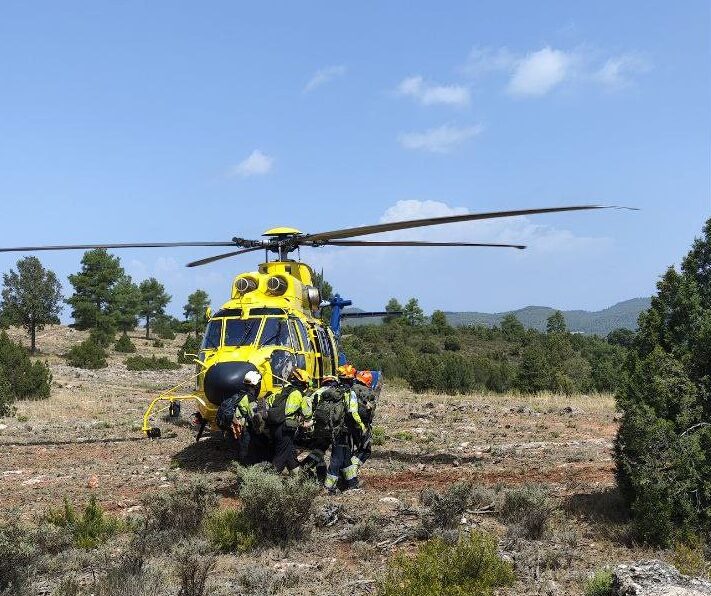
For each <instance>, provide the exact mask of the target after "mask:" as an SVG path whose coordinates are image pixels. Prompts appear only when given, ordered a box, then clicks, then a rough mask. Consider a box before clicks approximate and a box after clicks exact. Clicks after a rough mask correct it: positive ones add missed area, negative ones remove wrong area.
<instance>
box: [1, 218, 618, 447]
mask: <svg viewBox="0 0 711 596" xmlns="http://www.w3.org/2000/svg"><path fill="white" fill-rule="evenodd" d="M610 208H617V209H620V208H622V209H627V208H626V207H616V206H604V205H575V206H562V207H546V208H538V209H518V210H510V211H494V212H484V213H468V214H463V215H452V216H445V217H433V218H425V219H415V220H408V221H397V222H390V223H382V224H375V225H370V226H361V227H352V228H344V229H339V230H333V231H329V232H320V233H316V234H305V233H302V232H301V231H299V230H297V229H295V228H290V227H277V228H272V229H270V230H267V231H266V232H265V233H264V234H263V236H264V238H265V239H264V240H247V239H244V238H233V239H232V241H229V242H160V243H119V244H97V245H88V244H83V245H54V246H29V247H15V248H0V252H32V251H44V250H89V249H94V248H106V249H121V248H170V247H186V246H190V247H202V246H211V247H218V246H224V247H236V248H237V249H238V250H233V251H230V252H227V253H223V254H220V255H216V256H211V257H207V258H204V259H199V260H197V261H193V262H191V263H188V264H187V266H188V267H195V266H200V265H206V264H208V263H212V262H215V261H218V260H220V259H225V258H228V257H233V256H237V255H241V254H245V253H250V252H255V251H259V250H264V251H265V253H266V259H265V261H264V262H263V263H261V264H260V265H259V267H258V269H257V270H256V271H251V272H247V273H241V274H239V275H237V276H236V277H235V278H234V281H233V283H232V287H231V291H230V299H229V300H228V301H227V302H225V303H224V304H223V305H222V307H221V308H220V309H219V310H218V311H217V312H215V313H212V312H210V309H208V312H207V313H206V314H207V318H208V323H207V327H206V329H205V333H204V335H203V340H202V344H201V346H200V350H199V353H198V354H194V355H192V356H194V357H195V362H196V365H197V372H196V374H195V375H194V377H193V378H191V379H189V380H188V381H186V382H185V383H183V384H181V385H178V386H177V387H173V388H172V389H170V390H169V391H167V392H166V393H163V394H161V395H159V396H158V397H156V398H155V399H154V400H153V401H152V402H151V403H150V405H149V406H148V408H147V410H146V412H145V414H144V417H143V427H142V430H143V432H145V433H146V435H147V436H148V437H151V438H157V437H160V429H159V428H157V427H154V426H152V416H153V415H154V413H155V412H156V407H157V406H158V405H159V404H161V402H168V404H169V406H168V407H169V409H170V414H171V415H174V416H175V415H177V414H179V412H180V403H181V402H182V401H186V400H194V401H195V402H196V403H197V406H198V410H199V411H198V412H197V413H196V415H195V418H196V420H195V421H196V422H197V423H198V424H199V426H200V430H199V432H198V439H199V438H200V436H201V435H202V433H203V431H204V429H205V428H206V427H207V426H209V427H210V428H211V429H213V430H217V426H216V423H215V416H216V413H217V409H218V407H219V405H220V404H221V403H222V401H223V400H224V399H226V398H228V397H231V396H232V395H234V394H235V393H236V392H237V391H238V390H240V389H241V388H242V382H243V379H244V375H245V374H246V373H247V372H248V371H250V370H257V371H258V372H259V373H260V374H261V375H262V382H261V386H260V389H259V394H260V396H264V395H266V394H268V393H270V392H274V391H276V390H278V389H279V388H280V387H281V386H282V385H283V384H284V382H285V379H286V378H287V377H288V375H289V372H290V370H291V369H292V368H294V367H298V368H301V369H304V370H306V371H307V373H308V374H309V376H310V378H311V379H312V381H313V384H314V385H315V386H318V385H319V384H320V382H321V379H322V378H323V377H324V376H326V375H331V374H334V373H335V370H336V367H337V366H338V364H339V358H340V360H341V361H343V358H344V356H343V355H342V354H339V346H338V338H339V336H340V320H341V318H342V317H343V316H347V315H346V313H343V310H342V309H343V307H344V306H348V305H349V304H350V301H348V300H343V299H341V298H340V296H338V295H337V296H336V297H335V298H334V299H333V300H331V301H329V302H322V299H321V295H320V291H319V288H317V287H316V286H315V285H314V274H313V271H312V269H311V267H309V265H307V264H306V263H302V262H301V261H300V260H293V259H291V258H289V255H290V254H291V253H293V252H295V251H299V252H300V248H301V247H312V248H317V247H322V246H349V247H371V246H419V247H455V246H456V247H495V248H514V249H524V248H526V247H525V246H524V245H520V244H497V243H481V242H425V241H403V240H396V241H384V240H371V241H368V240H351V238H354V237H359V236H366V235H370V234H377V233H382V232H391V231H396V230H405V229H411V228H418V227H425V226H434V225H441V224H450V223H459V222H466V221H478V220H486V219H494V218H502V217H516V216H526V215H535V214H542V213H556V212H567V211H583V210H593V209H610ZM270 253H274V254H276V259H274V260H271V261H270V260H269V255H270ZM326 305H328V306H331V307H332V315H331V320H330V323H329V324H326V323H324V322H323V321H322V320H321V318H320V316H319V311H320V309H321V308H322V307H323V306H326ZM363 314H364V315H365V316H372V315H382V314H385V313H361V316H363ZM376 378H378V377H377V375H376ZM188 382H189V383H191V384H192V383H194V386H193V387H192V388H191V389H189V390H187V391H186V387H185V385H186V384H187V383H188ZM181 390H182V391H183V392H182V393H181V392H180V391H181Z"/></svg>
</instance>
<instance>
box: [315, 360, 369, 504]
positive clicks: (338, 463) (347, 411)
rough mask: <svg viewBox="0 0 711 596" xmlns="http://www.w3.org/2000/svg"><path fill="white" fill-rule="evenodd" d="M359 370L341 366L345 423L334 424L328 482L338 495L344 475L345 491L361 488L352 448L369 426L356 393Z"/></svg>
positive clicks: (328, 485)
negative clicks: (366, 425)
mask: <svg viewBox="0 0 711 596" xmlns="http://www.w3.org/2000/svg"><path fill="white" fill-rule="evenodd" d="M355 374H356V370H355V368H354V367H353V366H352V365H350V364H344V365H343V366H339V367H338V381H339V387H338V390H339V391H340V392H341V393H342V395H343V405H344V408H343V418H344V420H343V423H342V424H341V425H337V424H334V435H333V443H332V444H331V461H330V462H329V464H328V471H327V473H326V482H325V483H324V485H325V487H326V489H327V490H328V492H329V493H331V494H335V492H336V490H337V485H338V479H339V476H343V480H344V488H345V490H348V489H354V488H358V487H359V486H360V485H359V483H358V465H357V464H354V463H352V462H351V454H352V448H353V445H354V444H359V443H360V439H361V437H362V436H363V433H364V432H365V424H363V421H362V420H361V419H360V416H359V414H358V399H357V398H356V395H355V393H354V392H353V389H352V387H353V382H354V381H355Z"/></svg>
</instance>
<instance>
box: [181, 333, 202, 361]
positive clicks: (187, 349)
mask: <svg viewBox="0 0 711 596" xmlns="http://www.w3.org/2000/svg"><path fill="white" fill-rule="evenodd" d="M199 351H200V339H199V338H197V337H195V336H194V335H188V336H187V337H186V338H185V341H184V342H183V345H182V346H180V349H179V350H178V362H180V364H190V363H192V362H193V359H194V358H195V356H185V354H186V353H187V354H197V353H198V352H199Z"/></svg>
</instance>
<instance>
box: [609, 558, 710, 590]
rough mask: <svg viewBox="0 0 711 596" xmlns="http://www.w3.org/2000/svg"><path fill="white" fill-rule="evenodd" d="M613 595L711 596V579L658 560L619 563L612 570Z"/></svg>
mask: <svg viewBox="0 0 711 596" xmlns="http://www.w3.org/2000/svg"><path fill="white" fill-rule="evenodd" d="M611 594H612V596H711V582H709V581H706V580H704V579H700V578H692V577H688V576H686V575H682V574H681V573H679V572H678V571H677V570H676V569H675V568H674V567H673V566H671V565H669V564H668V563H664V562H662V561H658V560H650V561H640V562H638V563H632V564H627V565H618V566H617V567H615V569H614V570H613V572H612V592H611Z"/></svg>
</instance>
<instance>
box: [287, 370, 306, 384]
mask: <svg viewBox="0 0 711 596" xmlns="http://www.w3.org/2000/svg"><path fill="white" fill-rule="evenodd" d="M289 380H290V381H297V382H299V383H307V384H308V382H309V375H308V373H307V372H306V371H305V370H304V369H303V368H295V369H293V370H292V371H291V373H290V374H289Z"/></svg>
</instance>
